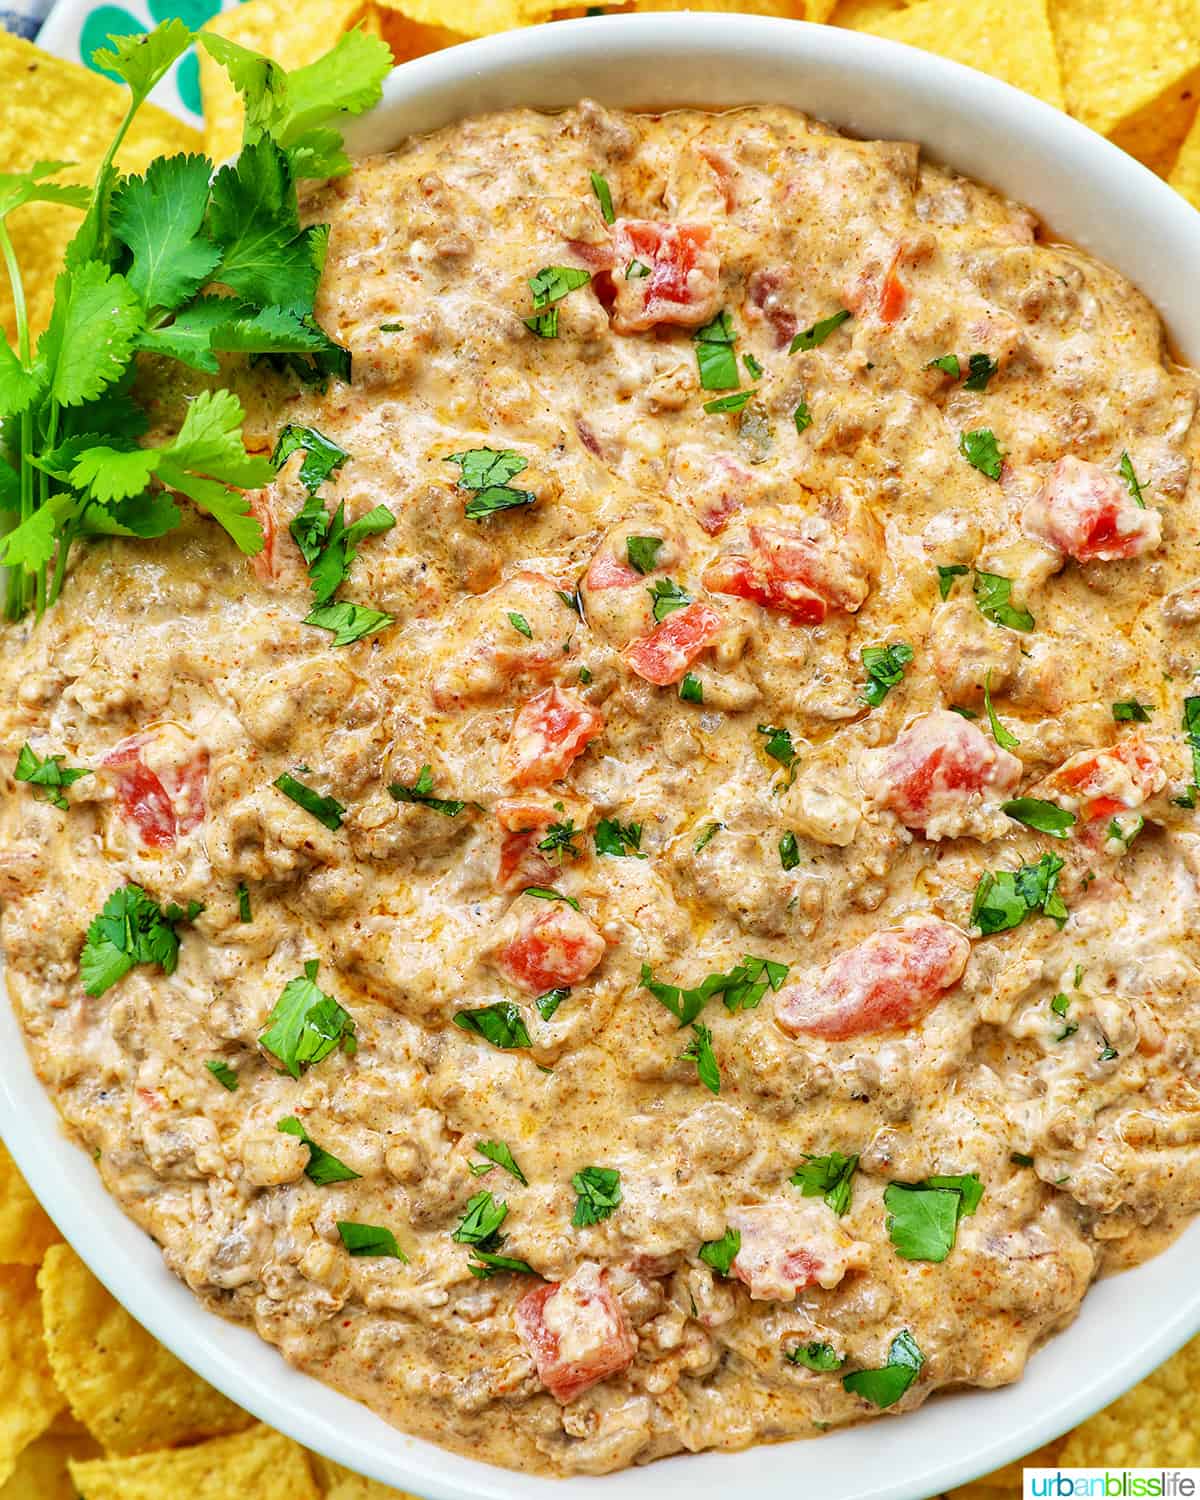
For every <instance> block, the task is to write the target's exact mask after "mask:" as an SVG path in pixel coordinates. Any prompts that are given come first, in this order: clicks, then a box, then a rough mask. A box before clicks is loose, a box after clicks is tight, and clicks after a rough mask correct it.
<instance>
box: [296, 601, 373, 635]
mask: <svg viewBox="0 0 1200 1500" xmlns="http://www.w3.org/2000/svg"><path fill="white" fill-rule="evenodd" d="M394 619H395V616H393V615H389V614H385V613H384V611H383V610H381V609H366V608H364V607H363V606H362V605H361V604H350V603H349V602H348V601H347V600H345V599H333V600H331V601H330V602H329V603H328V604H318V605H317V606H316V608H315V609H313V610H312V611H311V613H309V614H308V615H306V616H305V618H304V623H305V624H306V625H316V626H317V627H318V628H319V629H321V630H330V631H332V632H333V641H332V644H333V645H334V646H349V645H350V644H351V643H352V642H353V641H361V640H362V638H363V637H364V636H367V635H374V634H375V633H376V631H379V630H383V629H384V628H385V627H386V626H388V625H391V624H392V623H393V622H394Z"/></svg>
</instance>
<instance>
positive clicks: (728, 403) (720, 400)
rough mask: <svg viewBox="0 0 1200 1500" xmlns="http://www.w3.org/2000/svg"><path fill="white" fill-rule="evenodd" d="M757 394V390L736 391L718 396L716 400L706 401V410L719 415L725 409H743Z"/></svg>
mask: <svg viewBox="0 0 1200 1500" xmlns="http://www.w3.org/2000/svg"><path fill="white" fill-rule="evenodd" d="M757 394H758V392H757V391H734V392H733V393H732V394H731V395H728V396H718V397H717V398H716V400H715V401H706V402H705V403H704V410H705V411H706V412H708V413H709V414H710V415H718V414H719V413H721V412H724V411H741V409H742V407H743V406H745V404H746V402H747V401H749V399H750V397H751V396H756V395H757Z"/></svg>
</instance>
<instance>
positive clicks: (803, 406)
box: [792, 396, 813, 432]
mask: <svg viewBox="0 0 1200 1500" xmlns="http://www.w3.org/2000/svg"><path fill="white" fill-rule="evenodd" d="M792 421H793V422H795V424H796V431H797V432H804V431H805V430H806V429H807V428H809V427H811V426H812V424H813V419H812V412H811V411H809V409H808V402H807V401H806V400H805V399H804V397H803V396H801V398H800V400H799V401H797V402H796V409H795V411H793V412H792Z"/></svg>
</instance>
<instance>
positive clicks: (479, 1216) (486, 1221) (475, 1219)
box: [450, 1189, 508, 1250]
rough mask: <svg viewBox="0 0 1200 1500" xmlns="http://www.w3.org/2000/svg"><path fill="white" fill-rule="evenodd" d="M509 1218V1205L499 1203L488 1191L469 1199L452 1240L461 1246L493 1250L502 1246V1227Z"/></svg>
mask: <svg viewBox="0 0 1200 1500" xmlns="http://www.w3.org/2000/svg"><path fill="white" fill-rule="evenodd" d="M507 1217H508V1204H507V1203H497V1201H496V1200H495V1198H493V1197H492V1195H491V1193H489V1192H488V1191H487V1190H486V1189H485V1190H484V1191H483V1192H481V1193H476V1194H475V1195H474V1196H473V1197H471V1198H468V1199H467V1205H466V1207H465V1208H464V1209H463V1215H462V1218H461V1219H460V1220H459V1221H458V1227H457V1229H455V1230H454V1232H453V1233H452V1234H451V1236H450V1238H451V1239H452V1240H454V1242H455V1243H456V1244H459V1245H478V1246H479V1248H480V1249H481V1250H493V1249H495V1248H496V1246H498V1245H499V1244H501V1242H502V1241H501V1236H500V1226H501V1224H503V1223H504V1221H505V1219H506V1218H507Z"/></svg>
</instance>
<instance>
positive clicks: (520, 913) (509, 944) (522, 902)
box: [495, 896, 605, 995]
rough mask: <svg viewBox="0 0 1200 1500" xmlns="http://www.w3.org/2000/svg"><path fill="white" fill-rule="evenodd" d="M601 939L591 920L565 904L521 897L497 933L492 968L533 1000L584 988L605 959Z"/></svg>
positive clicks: (506, 915) (510, 909)
mask: <svg viewBox="0 0 1200 1500" xmlns="http://www.w3.org/2000/svg"><path fill="white" fill-rule="evenodd" d="M604 951H605V950H604V939H603V938H602V937H601V936H600V934H599V933H598V932H597V931H596V928H595V927H594V926H593V924H592V922H591V921H590V920H589V918H587V917H585V916H584V914H583V913H582V912H581V911H576V910H575V908H574V907H573V906H570V905H569V904H568V903H567V902H566V901H554V900H544V899H543V898H542V897H541V896H522V897H520V898H519V899H518V900H517V901H515V902H514V903H513V905H512V906H511V907H510V908H509V910H508V911H507V912H506V913H505V915H504V919H503V921H502V923H501V927H500V931H499V932H498V933H497V943H496V950H495V964H496V967H497V968H498V969H499V970H500V972H501V973H502V974H503V975H504V976H505V977H506V978H507V979H510V980H511V981H512V983H513V984H515V985H517V986H519V987H520V988H521V989H523V990H527V991H528V993H529V994H531V995H541V994H544V993H545V992H546V991H547V990H553V989H557V988H558V986H559V985H568V986H570V985H573V984H582V983H583V981H584V980H585V979H586V978H587V977H588V975H589V974H590V973H591V972H592V970H593V969H594V968H595V967H596V965H597V964H598V963H599V962H600V960H601V959H602V958H603V957H604Z"/></svg>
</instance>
